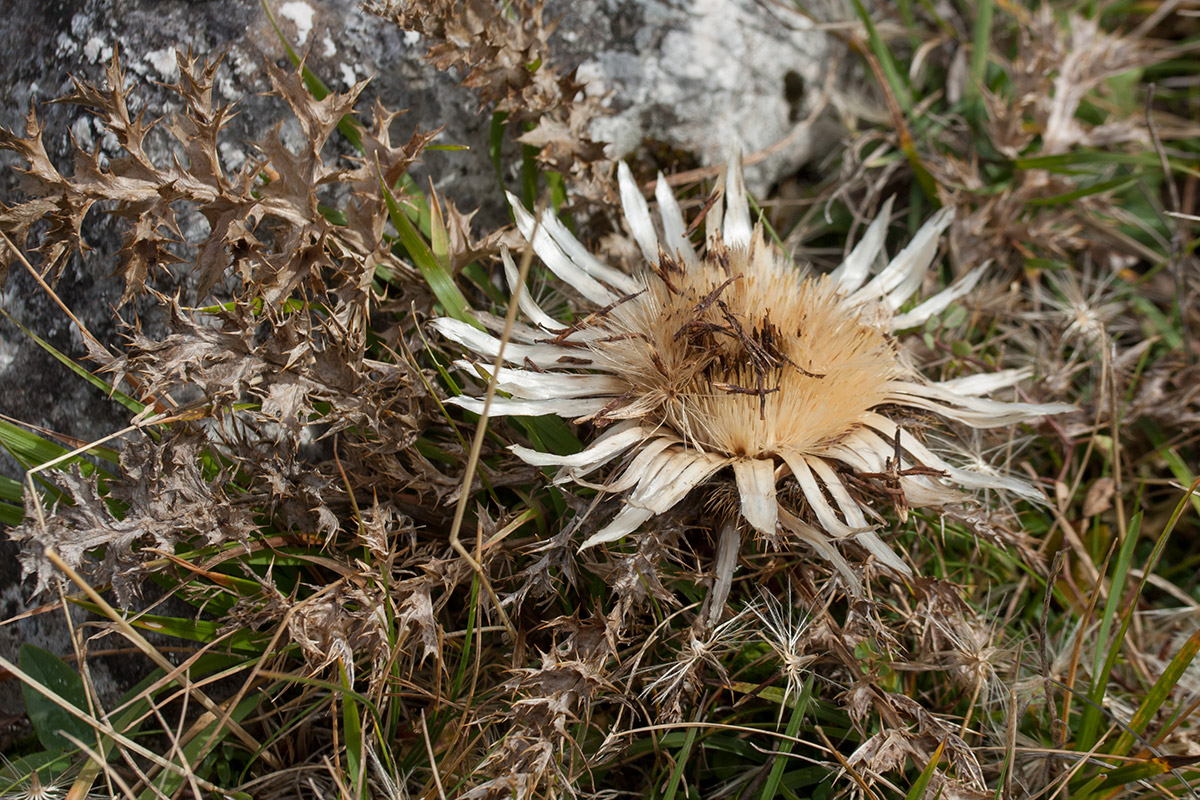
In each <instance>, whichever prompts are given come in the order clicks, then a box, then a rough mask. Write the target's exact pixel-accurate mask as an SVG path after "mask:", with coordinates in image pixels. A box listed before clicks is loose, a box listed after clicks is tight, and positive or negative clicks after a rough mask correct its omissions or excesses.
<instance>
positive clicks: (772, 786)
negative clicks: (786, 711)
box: [758, 675, 813, 800]
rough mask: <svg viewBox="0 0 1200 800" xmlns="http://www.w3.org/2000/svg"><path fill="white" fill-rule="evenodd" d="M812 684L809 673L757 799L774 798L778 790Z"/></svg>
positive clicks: (767, 799) (798, 730) (806, 709)
mask: <svg viewBox="0 0 1200 800" xmlns="http://www.w3.org/2000/svg"><path fill="white" fill-rule="evenodd" d="M812 684H813V676H812V675H809V676H808V680H807V681H805V682H804V688H803V689H801V690H800V696H799V697H798V698H796V703H795V705H794V706H793V708H792V716H791V718H790V719H788V724H787V730H786V731H784V733H786V734H787V736H788V738H787V739H784V740H783V741H782V742H780V743H779V750H778V751H777V752H776V755H775V756H774V759H775V761H774V763H773V764H771V772H770V774H769V775H767V780H766V781H765V782H764V783H763V789H762V792H761V793H760V794H759V796H758V797H759V800H774V799H775V795H776V794H777V793H778V792H779V784H780V781H782V780H783V773H784V770H785V769H786V768H787V763H788V760H789V759H788V755H790V754H791V752H792V747H793V745H794V742H793V741H792V740H793V739H795V738H796V734H798V733H799V732H800V723H801V722H802V721H803V720H804V715H805V713H807V711H808V701H809V698H811V697H812Z"/></svg>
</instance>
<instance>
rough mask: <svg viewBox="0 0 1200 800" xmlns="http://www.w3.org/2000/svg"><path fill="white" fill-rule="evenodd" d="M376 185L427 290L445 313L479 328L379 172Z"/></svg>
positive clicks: (450, 279) (460, 296) (443, 268)
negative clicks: (377, 184) (426, 285)
mask: <svg viewBox="0 0 1200 800" xmlns="http://www.w3.org/2000/svg"><path fill="white" fill-rule="evenodd" d="M379 189H380V191H382V192H383V198H384V201H385V202H386V203H387V209H388V216H389V217H390V218H391V220H392V225H394V226H395V228H396V233H397V234H398V235H399V238H400V244H401V245H402V246H403V247H404V249H405V251H407V252H408V256H409V258H411V259H412V262H413V264H414V265H416V267H417V269H418V270H419V271H420V272H421V275H422V277H424V278H425V282H426V283H427V284H428V285H429V289H430V291H432V292H433V296H434V297H436V298H437V300H438V302H439V303H441V304H442V308H443V309H445V311H446V314H448V315H449V316H451V317H454V318H455V319H459V320H462V321H463V322H466V323H467V324H469V325H473V326H475V327H476V328H479V329H480V330H482V329H483V326H482V325H480V324H479V322H478V321H477V320H476V319H475V318H474V317H473V316H471V314H470V313H469V311H468V309H469V306H468V305H467V299H466V298H465V297H463V295H462V292H460V291H459V290H458V286H456V285H455V284H454V279H453V278H452V277H451V276H450V273H449V272H447V271H446V268H445V267H444V266H443V265H442V264H441V263H440V262H439V261H438V260H437V257H436V256H435V255H434V254H433V251H432V250H431V249H430V248H429V245H428V244H427V243H426V242H425V240H424V239H423V238H421V234H420V233H419V232H418V231H417V229H416V228H414V227H413V224H412V222H411V221H409V219H408V216H407V215H406V214H405V213H404V211H403V210H402V209H401V208H400V204H399V203H397V202H396V198H395V196H394V195H393V194H392V192H391V190H390V189H389V188H388V187H387V185H386V184H385V183H384V182H383V177H382V176H380V179H379Z"/></svg>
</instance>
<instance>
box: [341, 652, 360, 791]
mask: <svg viewBox="0 0 1200 800" xmlns="http://www.w3.org/2000/svg"><path fill="white" fill-rule="evenodd" d="M338 674H339V675H340V676H341V679H342V686H343V688H345V689H346V690H347V691H350V690H351V689H352V688H353V687H352V686H351V685H350V678H349V677H348V676H347V674H346V665H345V664H343V663H342V662H341V661H338ZM342 734H343V736H344V738H345V742H346V768H347V770H348V771H349V772H350V785H351V786H353V787H354V794H355V796H357V797H362V796H363V769H364V767H365V766H366V755H367V754H366V753H365V752H364V751H363V732H362V717H361V716H360V715H359V713H358V703H356V702H355V701H354V698H353V697H352V696H350V695H349V694H342Z"/></svg>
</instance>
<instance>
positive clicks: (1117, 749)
mask: <svg viewBox="0 0 1200 800" xmlns="http://www.w3.org/2000/svg"><path fill="white" fill-rule="evenodd" d="M1197 652H1200V631H1196V632H1195V633H1193V634H1192V635H1191V636H1189V637H1188V640H1187V641H1186V642H1184V644H1183V647H1181V648H1179V652H1178V653H1176V654H1175V657H1174V658H1172V659H1171V663H1170V664H1167V668H1166V669H1164V670H1163V674H1162V675H1160V676H1159V678H1158V680H1156V681H1155V682H1154V685H1153V686H1151V687H1150V691H1149V692H1147V693H1146V697H1145V698H1144V699H1143V700H1142V704H1141V705H1140V706H1138V710H1137V711H1136V712H1135V713H1134V715H1133V718H1132V719H1130V720H1129V727H1128V729H1127V730H1124V731H1122V732H1121V735H1120V736H1119V737H1117V741H1116V743H1115V744H1114V745H1113V746H1112V749H1111V750H1110V751H1109V752H1110V753H1111V754H1112V755H1115V756H1124V755H1128V754H1129V751H1130V749H1132V748H1133V744H1134V742H1135V741H1136V737H1137V736H1140V735H1141V734H1143V733H1145V732H1146V728H1147V727H1149V725H1150V723H1151V722H1153V721H1154V719H1155V718H1156V717H1157V715H1158V712H1159V709H1160V708H1162V704H1163V703H1165V702H1166V700H1167V696H1168V695H1170V693H1171V690H1172V689H1174V688H1175V685H1176V684H1177V683H1179V679H1180V678H1182V677H1183V675H1184V673H1185V672H1187V671H1188V668H1189V667H1190V666H1191V665H1192V661H1193V660H1194V659H1195V658H1196V653H1197Z"/></svg>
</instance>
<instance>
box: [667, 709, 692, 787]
mask: <svg viewBox="0 0 1200 800" xmlns="http://www.w3.org/2000/svg"><path fill="white" fill-rule="evenodd" d="M699 719H700V711H699V710H698V709H697V711H696V720H695V721H698V720H699ZM699 730H700V729H699V728H697V727H696V726H694V725H693V726H691V727H689V728H688V729H687V734H686V735H685V736H684V737H683V745H682V746H681V747H680V748H679V752H678V753H676V754H675V768H674V769H672V770H671V778H670V780H668V781H667V789H666V791H665V792H663V796H662V800H675V793H676V792H678V791H679V784H680V782H681V781H682V780H683V770H684V768H685V767H687V762H688V756H690V755H691V753H692V745H694V744H695V743H696V733H697V732H698V731H699ZM683 794H684V796H685V797H686V796H687V789H684V790H683Z"/></svg>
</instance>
